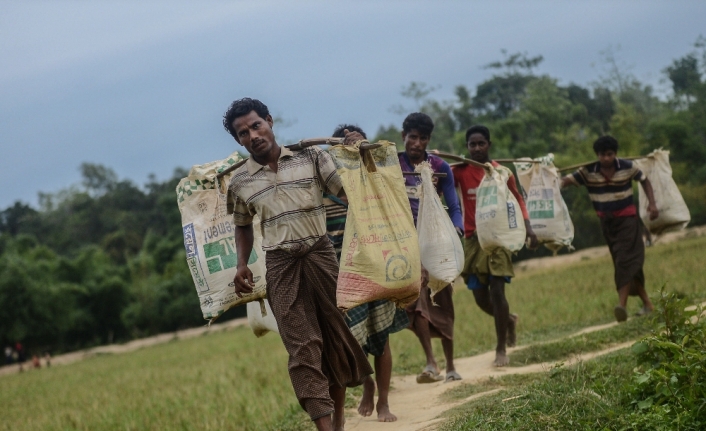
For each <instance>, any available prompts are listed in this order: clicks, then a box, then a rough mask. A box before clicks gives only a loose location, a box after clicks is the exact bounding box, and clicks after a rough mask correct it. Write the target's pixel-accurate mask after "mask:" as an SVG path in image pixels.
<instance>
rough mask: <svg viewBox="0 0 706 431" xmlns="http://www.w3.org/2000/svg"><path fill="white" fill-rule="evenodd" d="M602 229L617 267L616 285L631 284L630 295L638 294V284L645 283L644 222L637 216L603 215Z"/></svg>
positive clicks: (614, 264) (614, 265) (617, 286)
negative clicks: (643, 266)
mask: <svg viewBox="0 0 706 431" xmlns="http://www.w3.org/2000/svg"><path fill="white" fill-rule="evenodd" d="M601 230H602V231H603V237H604V238H605V240H606V242H607V243H608V248H609V249H610V256H611V257H612V258H613V267H614V268H615V287H616V289H620V288H621V287H623V286H625V285H626V284H630V295H633V296H635V295H637V290H636V288H637V286H636V284H638V283H639V284H640V285H642V286H644V285H645V273H644V272H643V271H642V265H643V264H644V263H645V243H644V242H643V240H642V224H641V223H640V220H639V219H638V218H637V217H601Z"/></svg>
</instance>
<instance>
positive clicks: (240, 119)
mask: <svg viewBox="0 0 706 431" xmlns="http://www.w3.org/2000/svg"><path fill="white" fill-rule="evenodd" d="M272 125H273V120H272V116H271V115H270V113H269V110H268V109H267V106H265V104H263V103H262V102H260V101H259V100H254V99H249V98H245V99H240V100H236V101H235V102H233V103H232V104H231V105H230V107H229V108H228V111H227V112H226V113H225V115H224V117H223V126H224V127H225V128H226V130H227V131H228V133H230V134H231V136H233V138H235V140H236V141H237V142H238V143H239V144H240V145H242V146H243V147H245V149H246V150H247V151H248V153H250V158H249V159H248V161H247V162H246V163H245V164H244V165H242V166H241V167H239V168H238V169H236V170H235V172H233V176H232V178H231V181H230V185H229V198H230V199H231V200H232V203H233V222H234V224H235V244H236V249H237V253H238V254H237V255H238V263H237V271H236V274H235V277H234V280H233V281H234V283H235V293H236V294H237V295H241V294H243V293H250V292H252V288H253V286H254V283H253V274H252V271H250V269H248V265H247V264H248V257H249V256H250V252H251V251H252V247H253V225H252V222H253V217H254V216H255V215H256V214H257V215H258V216H259V217H260V229H261V231H262V248H263V250H264V251H265V253H266V254H265V267H266V269H267V275H266V277H267V280H266V281H267V299H268V301H269V302H270V305H271V306H272V314H273V315H274V317H275V320H276V321H277V326H278V327H279V332H280V336H281V337H282V342H283V344H284V347H285V349H286V350H287V353H289V377H290V378H291V380H292V386H293V387H294V392H295V394H296V396H297V399H298V400H299V403H300V405H301V406H302V408H303V409H304V410H306V412H307V413H308V414H309V417H310V418H311V420H312V421H314V423H315V424H316V428H317V429H318V430H319V431H332V430H335V431H342V430H343V428H344V423H345V416H344V404H345V397H346V387H347V386H358V385H360V384H362V383H363V381H364V380H365V379H366V377H367V376H368V375H370V374H372V372H373V370H372V368H371V367H370V364H369V363H368V359H367V357H366V355H365V353H364V352H363V349H362V348H361V347H360V345H359V344H358V341H357V340H356V339H355V337H354V336H353V334H352V333H351V331H350V330H349V329H348V326H347V325H346V322H345V320H344V316H343V313H342V312H341V311H340V310H339V309H338V307H337V306H336V280H337V278H338V261H337V260H336V252H335V251H334V250H333V246H332V245H331V241H330V240H329V239H328V236H327V235H326V211H325V208H324V205H323V195H324V193H328V194H332V195H334V196H342V195H343V194H344V192H343V187H342V183H341V178H340V177H339V176H338V174H337V173H336V166H335V165H334V163H333V159H332V158H331V156H330V155H329V154H328V153H327V152H325V151H323V150H321V149H320V148H319V147H316V146H313V147H309V148H305V149H303V150H297V151H292V150H289V149H287V148H286V147H281V146H279V145H277V142H276V140H275V135H274V132H273V131H272ZM361 139H363V137H362V136H361V135H360V134H359V133H356V132H351V133H348V134H346V137H345V141H344V143H346V144H352V143H354V142H356V141H358V140H361ZM332 414H333V418H332Z"/></svg>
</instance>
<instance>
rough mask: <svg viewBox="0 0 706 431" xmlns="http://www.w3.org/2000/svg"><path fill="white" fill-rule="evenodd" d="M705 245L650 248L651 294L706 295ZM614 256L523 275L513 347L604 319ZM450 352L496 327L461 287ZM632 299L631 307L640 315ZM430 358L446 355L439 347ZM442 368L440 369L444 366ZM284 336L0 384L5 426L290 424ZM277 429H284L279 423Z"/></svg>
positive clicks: (512, 297)
mask: <svg viewBox="0 0 706 431" xmlns="http://www.w3.org/2000/svg"><path fill="white" fill-rule="evenodd" d="M705 248H706V238H698V239H691V240H688V241H683V242H681V243H678V244H669V245H665V246H662V247H658V248H654V249H648V253H647V265H646V267H645V270H646V276H647V280H648V290H649V291H656V290H657V289H658V288H659V286H661V285H662V284H663V283H665V282H668V283H669V284H668V286H669V289H670V290H676V291H679V292H682V293H684V294H686V295H689V296H691V297H693V298H696V299H703V298H705V297H706V288H704V286H703V283H702V282H701V280H703V279H706V265H703V263H702V258H701V256H703V250H704V249H705ZM612 273H613V271H612V267H611V264H610V260H609V258H603V259H596V260H588V261H585V262H581V263H579V264H576V265H572V266H569V267H560V268H556V269H551V270H547V271H542V272H541V273H531V274H527V275H521V276H519V277H517V278H516V279H515V280H513V283H512V285H510V286H509V287H508V289H507V292H508V299H509V301H510V304H511V307H512V311H513V312H516V313H519V314H520V316H521V325H520V335H519V342H520V344H527V343H530V342H534V341H538V340H546V339H548V338H552V337H556V336H560V335H564V334H566V333H568V332H570V331H573V330H575V329H578V328H581V327H584V326H588V325H591V324H596V323H604V322H610V321H611V320H612V308H613V306H614V304H615V302H616V299H617V296H616V293H615V291H614V288H613V287H612V285H613V282H612ZM454 301H455V304H456V327H455V331H456V334H455V340H456V355H455V356H467V355H470V354H473V353H477V352H479V351H484V350H487V349H490V348H492V347H493V346H494V338H495V335H494V329H493V324H492V320H491V319H490V318H489V317H488V316H485V315H483V314H481V312H480V311H479V310H478V308H477V307H476V306H475V304H474V303H473V298H472V295H471V294H470V292H468V291H467V290H465V289H464V288H461V289H457V291H456V294H455V297H454ZM638 302H639V301H637V300H635V299H632V300H631V302H630V304H629V305H630V307H631V309H632V310H633V311H636V310H637V308H638ZM391 342H392V351H393V355H394V356H395V359H394V361H395V362H394V364H395V372H396V373H398V374H406V373H415V372H418V370H420V369H421V367H422V365H423V354H422V351H421V348H420V346H419V343H418V341H417V340H416V338H415V337H414V336H413V335H412V334H411V332H410V331H403V332H401V333H399V334H395V335H394V336H393V337H392V338H391ZM435 348H436V349H438V353H437V356H438V357H439V358H442V357H443V355H442V354H441V350H440V345H439V344H438V341H435ZM442 362H443V361H442ZM286 364H287V358H286V353H285V351H284V349H283V347H282V345H281V342H280V341H279V338H277V337H275V336H272V335H268V336H266V337H264V338H261V339H256V338H255V337H254V336H253V335H252V333H251V332H250V330H249V329H248V328H240V329H236V330H233V331H230V332H225V333H219V334H211V335H208V336H204V337H201V338H197V339H190V340H184V341H179V342H174V343H169V344H165V345H159V346H154V347H151V348H147V349H144V350H141V351H138V352H135V353H131V354H125V355H118V356H101V357H96V358H92V359H89V360H86V361H82V362H79V363H76V364H73V365H70V366H63V367H54V368H52V369H43V370H41V372H27V373H23V374H20V375H13V376H7V377H4V378H2V379H0V388H1V390H0V417H2V418H3V421H2V423H0V427H1V428H2V429H13V430H59V429H61V430H95V429H104V430H113V429H121V430H157V429H159V430H177V429H184V430H187V429H201V430H215V429H219V430H256V429H257V430H261V429H264V428H271V427H274V424H275V423H278V424H279V425H277V427H278V428H280V427H284V428H297V427H298V425H297V424H299V420H300V419H301V417H302V415H301V414H298V413H295V412H298V411H299V410H298V405H297V403H296V399H295V398H294V395H293V391H292V388H291V386H290V383H289V378H288V375H287V371H286V369H287V367H286ZM281 421H284V422H281Z"/></svg>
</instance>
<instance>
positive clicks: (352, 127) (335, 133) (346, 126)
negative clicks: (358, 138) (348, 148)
mask: <svg viewBox="0 0 706 431" xmlns="http://www.w3.org/2000/svg"><path fill="white" fill-rule="evenodd" d="M346 129H348V131H349V132H358V133H360V134H361V135H363V137H364V138H365V139H368V137H367V136H366V135H365V132H364V131H363V129H361V128H360V127H359V126H357V125H355V124H339V125H338V126H336V130H334V131H333V135H331V136H333V137H334V138H345V137H346V134H345V133H343V131H344V130H346Z"/></svg>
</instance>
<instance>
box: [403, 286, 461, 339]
mask: <svg viewBox="0 0 706 431" xmlns="http://www.w3.org/2000/svg"><path fill="white" fill-rule="evenodd" d="M452 289H453V287H452V286H451V285H449V286H446V287H445V288H443V289H441V290H440V291H439V292H438V293H437V294H436V295H434V302H435V303H436V305H433V304H432V300H431V297H430V292H431V291H430V290H429V287H427V286H423V287H422V289H421V290H420V291H419V298H418V299H417V300H416V301H414V302H413V303H412V304H410V305H408V306H407V308H406V311H407V315H408V316H409V321H410V323H409V329H411V330H412V331H414V318H415V317H416V315H417V313H419V314H421V315H422V317H424V318H425V319H427V321H429V333H430V334H431V336H432V337H433V338H445V339H447V340H453V339H454V318H455V314H454V303H453V290H452Z"/></svg>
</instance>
